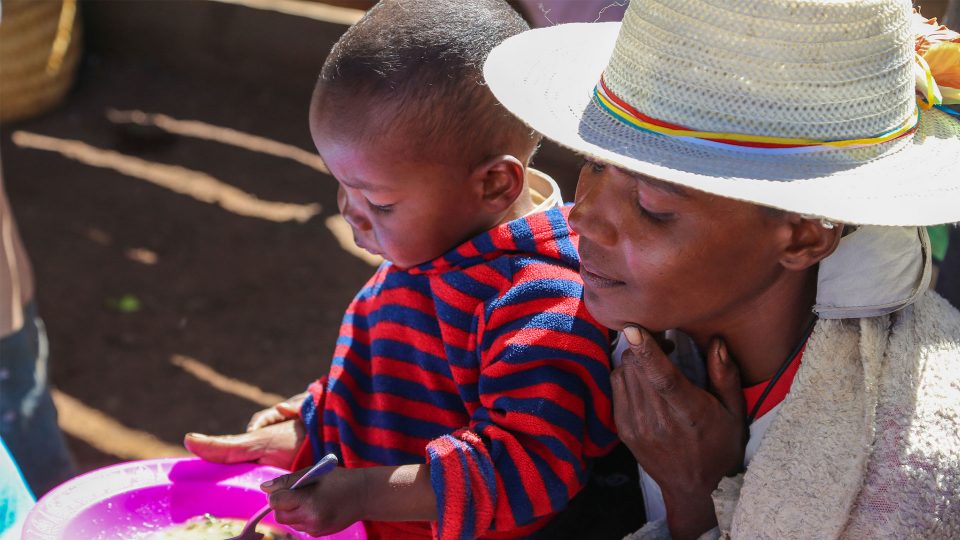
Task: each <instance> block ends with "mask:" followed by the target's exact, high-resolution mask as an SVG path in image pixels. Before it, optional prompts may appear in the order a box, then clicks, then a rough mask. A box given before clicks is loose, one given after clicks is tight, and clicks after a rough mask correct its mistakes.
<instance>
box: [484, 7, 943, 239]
mask: <svg viewBox="0 0 960 540" xmlns="http://www.w3.org/2000/svg"><path fill="white" fill-rule="evenodd" d="M619 30H620V23H585V24H566V25H558V26H553V27H549V28H541V29H537V30H531V31H528V32H524V33H522V34H519V35H517V36H514V37H512V38H510V39H508V40H506V41H505V42H504V43H503V44H501V45H500V46H498V47H497V48H496V49H494V50H493V52H491V53H490V56H489V57H488V59H487V62H486V64H485V65H484V77H485V78H486V81H487V84H488V85H489V86H490V89H491V90H492V91H493V93H494V95H495V96H496V97H497V99H498V100H500V102H501V103H502V104H503V105H504V106H505V107H506V108H507V109H508V110H509V111H510V112H512V113H513V114H515V115H516V116H517V117H519V118H520V119H521V120H523V121H524V122H526V123H527V124H528V125H530V126H531V127H532V128H533V129H535V130H537V131H539V132H540V133H542V134H543V135H544V136H546V137H548V138H550V139H553V140H554V141H556V142H557V143H559V144H561V145H563V146H566V147H568V148H570V149H572V150H575V151H577V152H580V153H582V154H585V155H587V156H590V157H593V158H596V159H598V160H601V161H604V162H607V163H611V164H613V165H616V166H618V167H621V168H624V169H627V170H631V171H635V172H638V173H641V174H644V175H648V176H651V177H654V178H658V179H661V180H665V181H668V182H672V183H675V184H679V185H683V186H687V187H690V188H694V189H697V190H701V191H705V192H707V193H712V194H716V195H720V196H723V197H728V198H732V199H738V200H743V201H747V202H752V203H756V204H760V205H764V206H769V207H773V208H779V209H782V210H787V211H792V212H798V213H802V214H808V215H812V216H818V217H823V218H827V219H830V220H833V221H838V222H843V223H856V224H864V225H934V224H939V223H951V222H955V221H960V171H958V165H960V121H958V120H957V119H954V118H951V117H950V116H949V115H947V114H945V113H943V112H941V111H938V110H936V109H931V110H927V111H922V113H921V115H920V122H919V125H918V128H917V131H916V133H915V134H914V135H913V136H912V137H909V138H908V137H904V138H901V139H898V140H896V141H893V142H888V143H884V144H881V145H876V146H872V147H868V148H859V149H854V150H828V151H821V152H814V153H806V154H796V155H776V156H771V155H758V154H749V153H745V152H737V151H731V150H719V149H714V148H711V147H705V146H701V145H694V144H690V143H685V142H682V141H680V140H677V139H675V138H672V137H666V136H662V135H656V134H651V133H648V132H645V131H641V130H637V129H635V128H632V127H629V126H627V125H626V124H623V123H622V122H620V121H618V120H616V119H614V118H613V117H612V116H610V115H609V114H608V113H606V112H605V111H603V110H601V109H600V108H599V107H597V106H596V105H595V104H594V102H593V98H592V95H593V89H594V87H595V85H596V84H597V81H598V80H599V79H600V75H601V73H602V72H603V70H604V68H605V67H606V65H607V62H608V60H609V58H610V55H611V53H612V52H613V48H614V43H615V42H616V39H617V34H618V33H619ZM693 127H695V126H693Z"/></svg>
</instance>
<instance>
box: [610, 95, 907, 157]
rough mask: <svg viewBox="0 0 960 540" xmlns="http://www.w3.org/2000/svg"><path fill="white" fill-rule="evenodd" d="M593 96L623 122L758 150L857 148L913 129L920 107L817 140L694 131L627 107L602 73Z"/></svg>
mask: <svg viewBox="0 0 960 540" xmlns="http://www.w3.org/2000/svg"><path fill="white" fill-rule="evenodd" d="M593 95H594V100H595V101H596V103H597V105H599V106H600V107H601V108H602V109H604V110H605V111H607V112H608V113H610V114H611V115H613V117H614V118H616V119H618V120H620V121H621V122H623V123H624V124H626V125H628V126H630V127H633V128H635V129H638V130H640V131H646V132H649V133H654V134H657V135H665V136H668V137H675V138H677V139H681V140H683V141H685V142H689V143H692V144H699V145H704V146H712V147H717V148H725V149H736V150H737V151H739V152H750V153H758V154H798V153H804V152H818V151H823V150H836V149H838V148H860V147H864V146H872V145H875V144H880V143H885V142H888V141H892V140H894V139H897V138H900V137H903V136H905V135H909V134H910V133H913V132H914V131H915V130H916V129H917V123H918V122H919V121H920V109H919V108H917V113H916V114H915V115H913V116H911V117H910V118H908V119H907V120H906V121H905V122H904V123H903V125H901V126H900V127H898V128H896V129H893V130H891V131H888V132H886V133H882V134H880V135H877V136H875V137H868V138H864V139H849V140H835V141H817V140H813V139H794V138H787V137H768V136H764V135H747V134H741V133H718V132H713V131H695V130H691V129H688V128H686V127H683V126H679V125H676V124H670V123H668V122H664V121H662V120H657V119H655V118H651V117H649V116H647V115H645V114H643V113H641V112H640V111H638V110H636V109H634V108H633V107H631V106H630V105H629V104H628V103H626V102H625V101H623V100H622V99H620V98H619V97H618V96H617V95H616V94H614V93H613V92H612V91H610V88H609V87H607V84H606V83H605V82H604V80H603V77H602V76H601V77H600V83H599V84H597V86H596V88H595V89H594V93H593Z"/></svg>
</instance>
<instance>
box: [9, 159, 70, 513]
mask: <svg viewBox="0 0 960 540" xmlns="http://www.w3.org/2000/svg"><path fill="white" fill-rule="evenodd" d="M33 295H34V287H33V273H32V269H31V267H30V262H29V260H28V259H27V254H26V251H25V250H24V248H23V243H22V242H21V240H20V235H19V233H18V232H17V228H16V224H15V223H14V220H13V214H12V213H11V212H10V205H9V203H8V202H7V196H6V193H5V192H4V190H3V179H2V176H0V437H2V438H3V440H4V442H5V443H6V444H7V446H8V447H9V448H10V452H11V453H12V454H13V456H14V459H15V460H16V461H17V463H18V464H19V465H20V469H21V470H22V471H23V474H24V476H25V477H26V479H27V482H28V483H29V484H30V487H31V489H32V490H33V492H34V493H35V494H38V495H40V494H43V493H45V492H46V491H48V490H49V489H50V488H52V487H53V486H55V485H57V484H59V483H60V482H62V481H64V480H66V479H67V478H69V477H71V476H72V475H73V474H74V468H73V463H72V460H71V458H70V454H69V452H68V451H67V447H66V443H65V441H64V438H63V435H62V434H61V433H60V428H59V427H58V426H57V412H56V409H55V408H54V406H53V401H52V400H51V398H50V389H49V387H48V386H47V365H48V360H49V355H48V347H47V336H46V333H45V332H44V328H43V322H42V321H41V320H40V319H39V318H38V317H37V310H36V306H35V304H34V301H33Z"/></svg>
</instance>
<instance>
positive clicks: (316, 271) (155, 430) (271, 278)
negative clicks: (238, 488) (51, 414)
mask: <svg viewBox="0 0 960 540" xmlns="http://www.w3.org/2000/svg"><path fill="white" fill-rule="evenodd" d="M130 4H139V6H138V7H137V10H138V11H137V12H136V13H134V12H131V11H126V12H124V11H123V10H124V9H128V10H129V8H124V7H122V6H120V5H119V4H115V5H114V6H113V7H111V6H110V4H109V3H100V5H99V6H97V7H96V8H95V9H94V10H93V11H92V12H91V11H89V8H88V13H87V17H88V21H87V27H88V32H87V34H88V36H89V37H90V38H89V39H90V44H89V46H88V54H87V57H86V58H85V61H84V62H83V65H82V68H81V71H80V73H79V78H78V81H77V84H76V87H75V88H74V90H73V91H72V93H71V94H70V95H69V97H68V99H67V101H66V102H65V103H64V104H63V105H62V106H61V107H60V108H58V109H57V110H55V111H53V112H51V113H49V114H46V115H45V116H43V117H40V118H36V119H32V120H29V121H25V122H21V123H17V124H11V125H4V126H2V128H0V131H2V136H0V152H2V163H3V169H4V178H5V182H6V185H7V190H8V193H9V196H10V199H11V202H12V205H13V209H14V212H15V214H16V217H17V220H18V223H19V227H20V230H21V234H22V236H23V237H24V240H25V242H26V244H27V248H28V251H29V253H30V255H31V258H32V261H33V264H34V267H35V273H36V278H37V284H38V296H37V298H38V302H39V309H40V313H41V316H42V317H43V318H44V319H45V322H46V324H47V329H48V333H49V337H50V341H51V361H52V365H51V369H52V373H51V381H52V385H53V386H54V387H55V388H56V391H57V394H56V397H57V402H58V405H59V406H60V408H61V419H62V422H61V425H62V426H63V427H64V430H65V432H67V434H68V436H69V444H70V447H71V449H72V451H73V453H74V455H75V456H76V459H77V462H78V465H79V468H80V469H81V470H89V469H92V468H95V467H99V466H103V465H106V464H109V463H113V462H117V461H121V460H127V459H137V458H145V457H152V456H157V455H169V454H175V453H177V452H179V451H181V450H179V444H180V441H181V439H182V437H183V434H184V433H186V432H188V431H201V432H207V433H229V432H236V431H238V430H241V429H242V428H243V427H244V425H245V423H246V421H247V419H248V418H249V416H250V415H251V414H252V413H253V412H255V411H256V410H258V409H260V408H262V404H263V403H266V402H269V401H270V400H271V399H273V398H274V397H276V396H287V395H291V394H294V393H296V392H299V391H301V390H302V389H303V388H304V387H305V385H306V384H307V383H308V382H310V381H311V380H313V379H314V378H316V377H317V376H319V375H321V374H322V373H323V372H324V371H325V370H326V368H327V366H328V364H329V355H330V353H331V351H332V349H333V343H334V340H335V337H336V333H337V328H338V324H339V321H340V317H341V314H342V312H343V310H344V308H345V307H346V306H347V304H348V302H349V300H350V298H351V297H352V295H353V294H354V292H355V291H356V290H357V289H358V288H359V287H360V286H361V284H362V283H363V282H364V281H365V280H366V278H367V277H368V276H369V275H370V274H371V273H372V272H373V268H374V267H373V266H372V265H371V264H370V263H369V262H366V261H364V260H362V259H361V258H358V257H357V256H355V255H353V254H351V253H350V252H348V251H346V250H344V249H343V248H342V247H341V243H340V242H339V240H338V239H337V237H336V236H335V235H334V234H333V232H332V231H331V229H330V228H329V227H328V226H327V220H328V219H329V218H330V217H331V216H335V215H336V213H337V211H336V202H335V192H336V189H335V182H334V181H333V180H332V179H331V178H329V177H327V176H325V175H323V174H322V173H320V172H318V171H317V170H315V169H314V168H311V167H309V166H307V165H304V164H302V163H299V162H297V161H294V160H291V159H287V158H281V157H276V156H272V155H269V154H267V153H265V152H264V151H262V150H250V149H245V148H240V147H237V146H234V145H232V144H225V143H223V142H218V141H213V140H206V139H203V138H198V137H194V136H184V135H177V134H174V133H171V132H170V131H168V130H165V129H161V128H156V127H144V126H139V125H133V124H129V123H119V124H118V123H116V122H112V121H111V120H110V119H109V118H108V114H107V113H108V111H109V110H111V109H113V110H119V111H130V110H138V111H144V112H147V113H160V114H163V115H167V116H169V117H171V118H173V119H179V120H195V121H201V122H203V124H204V125H206V126H208V127H209V129H211V130H215V128H217V127H221V128H223V127H225V128H231V129H234V130H239V131H241V132H244V133H248V134H255V135H257V136H259V137H263V138H266V139H269V140H270V141H274V142H279V143H284V144H286V145H291V146H293V147H296V148H299V149H302V150H305V151H312V143H311V141H310V138H309V133H308V131H307V123H306V116H305V115H306V107H307V102H308V97H309V92H310V81H312V79H313V77H315V73H316V71H311V70H313V69H314V68H316V67H318V66H319V64H320V62H322V53H321V52H317V53H315V56H316V57H314V58H308V59H306V60H303V61H302V62H301V63H299V64H298V63H297V59H296V58H288V57H285V56H282V55H280V56H277V55H273V56H271V55H270V54H267V53H265V52H263V51H264V47H265V46H264V45H263V41H258V40H264V39H267V38H270V39H281V37H282V36H284V35H285V34H287V33H289V34H291V35H296V36H297V39H298V40H301V41H304V40H306V41H310V40H312V41H315V42H317V43H319V45H317V46H315V47H314V46H313V45H310V47H313V48H314V49H315V50H317V51H326V50H327V49H328V48H329V43H332V41H333V40H335V39H336V37H337V35H338V32H340V31H342V30H343V29H344V27H342V26H335V25H329V24H319V23H316V24H314V23H307V22H304V21H301V20H295V19H294V18H291V17H289V16H279V15H276V14H264V13H260V12H256V10H249V9H248V8H241V7H237V6H215V7H213V8H211V7H210V6H209V5H207V3H206V2H175V3H170V4H179V6H177V7H175V8H172V9H174V11H172V12H171V11H169V9H171V8H169V7H167V8H161V7H159V6H157V5H154V4H161V3H159V2H154V3H151V2H134V3H130ZM164 4H166V3H164ZM147 6H152V7H153V9H155V10H159V11H157V12H156V13H152V14H147V15H144V10H145V9H146V10H149V9H150V8H149V7H147ZM191 6H193V7H191ZM165 9H166V10H167V11H164V10H165ZM211 10H214V11H211ZM193 11H196V13H194V12H193ZM124 17H129V18H130V20H131V21H134V22H133V23H130V24H129V25H128V26H123V25H121V26H114V27H112V30H111V29H110V28H109V27H108V26H107V25H113V24H114V23H117V22H118V21H119V22H120V23H123V24H127V23H128V22H129V21H127V20H125V19H123V18H124ZM137 17H139V18H140V19H143V18H150V17H154V20H155V21H160V22H161V23H162V24H161V25H160V26H161V28H164V26H163V24H165V25H166V28H170V27H177V26H178V25H180V23H181V22H182V21H191V22H190V24H192V25H193V27H195V28H213V27H214V26H216V25H220V26H219V28H218V29H217V31H218V32H220V33H221V35H228V37H229V38H230V39H232V40H234V42H235V43H236V48H235V49H234V50H236V49H240V50H244V47H246V48H251V47H255V48H256V49H257V50H258V51H260V52H261V54H260V57H255V56H251V58H252V61H257V62H261V64H259V65H258V64H256V63H253V64H252V65H251V63H249V62H247V63H243V64H242V65H241V64H240V63H236V64H235V65H236V66H237V69H236V73H235V72H234V71H232V70H231V67H230V65H229V62H226V63H224V62H220V64H219V65H218V68H217V69H207V68H206V67H205V64H204V63H203V62H204V61H206V60H203V61H200V60H197V58H201V59H202V58H206V57H209V58H208V60H209V59H213V61H217V62H219V60H218V56H217V54H214V53H211V52H210V51H209V50H205V49H203V47H209V48H212V49H216V51H221V52H222V51H223V50H228V52H229V50H230V47H231V45H230V42H229V40H227V42H226V43H225V42H223V41H221V40H217V39H214V38H213V37H210V36H206V37H202V38H196V36H205V34H203V33H202V32H201V33H199V34H198V33H196V32H195V33H194V34H187V35H185V36H183V37H182V39H180V38H178V36H166V37H165V38H164V40H163V42H162V44H160V45H157V47H158V48H157V49H156V54H150V53H149V51H150V50H151V49H150V47H151V42H150V39H154V38H152V37H151V36H150V35H140V36H137V35H136V24H135V23H136V21H135V20H134V19H136V18H137ZM163 17H172V18H173V19H172V20H166V19H163ZM140 19H138V20H140ZM197 20H199V21H200V22H197ZM204 21H206V22H205V23H204ZM201 23H203V24H201ZM204 24H206V25H207V26H206V27H204V26H203V25H204ZM98 25H99V26H98ZM131 26H132V28H131ZM251 28H257V29H258V32H261V33H259V34H258V33H256V32H253V33H251V30H250V29H251ZM303 28H308V29H309V32H307V33H306V36H304V35H303V34H304V32H303V31H302V29H303ZM198 32H199V30H198ZM262 32H268V33H269V35H268V36H267V38H265V37H264V34H263V33H262ZM310 32H313V33H312V34H311V33H310ZM191 36H193V38H196V39H194V40H193V41H190V40H191V39H193V38H192V37H191ZM124 40H129V43H128V42H125V41H124ZM178 42H180V43H181V44H182V43H189V46H190V47H191V49H190V50H186V51H182V50H178V44H177V43H178ZM204 43H206V45H204ZM287 46H290V47H292V46H291V45H287ZM298 50H299V49H298ZM145 51H146V52H145ZM216 51H214V52H216ZM267 52H269V51H267ZM291 54H301V53H300V52H291ZM191 55H192V56H191ZM205 55H206V56H205ZM220 57H222V54H221V55H220ZM177 58H180V59H181V60H183V62H182V65H181V64H180V63H178V61H172V60H171V59H174V60H176V59H177ZM271 58H272V59H271ZM277 65H280V66H282V67H283V68H284V69H288V70H289V72H291V73H296V78H295V79H294V78H292V77H291V78H286V77H285V76H284V75H283V74H282V73H281V74H278V73H274V72H271V71H270V69H274V70H276V69H278V68H277ZM261 69H262V70H263V73H264V76H262V77H259V78H258V76H257V73H258V70H261ZM241 71H242V73H240V72H241ZM251 74H252V75H251ZM37 135H42V136H45V137H47V138H41V137H36V136H37ZM38 141H40V142H38ZM77 142H80V143H82V144H77ZM261 142H262V141H261ZM39 147H42V148H43V149H40V148H39ZM138 160H139V161H138ZM571 162H572V159H571V158H570V157H569V156H566V155H564V154H562V153H560V152H557V151H556V149H547V151H546V152H545V153H544V154H543V157H542V158H541V159H540V165H541V166H542V167H543V168H545V169H546V170H548V172H551V173H554V174H555V175H558V176H559V180H560V181H561V183H562V184H563V185H564V186H565V195H566V196H567V198H569V197H570V195H572V190H571V189H570V188H571V187H572V182H573V177H574V173H575V171H574V170H573V168H572V166H571ZM98 163H99V165H98ZM105 164H106V165H109V166H105ZM111 164H112V165H111ZM164 166H177V167H180V169H175V170H171V169H164ZM110 167H114V168H110ZM115 168H120V169H122V170H123V172H120V171H118V170H115ZM187 169H189V170H187ZM157 171H160V172H159V173H158V172H157ZM155 173H156V174H160V175H161V176H163V174H166V176H164V178H166V179H167V180H165V181H166V184H164V183H163V182H160V181H158V180H157V179H156V178H153V179H152V180H149V181H148V180H145V179H144V177H151V175H154V176H156V174H155ZM161 173H162V174H161ZM204 175H206V176H204ZM211 177H212V178H213V179H214V180H213V181H212V182H211V181H210V178H211ZM151 178H152V177H151ZM158 182H159V183H158ZM177 182H180V184H177ZM177 185H179V186H180V188H179V189H178V188H176V186H177ZM198 185H212V186H213V188H211V189H213V191H214V192H216V193H215V194H214V198H215V199H216V198H217V197H220V200H223V199H224V197H226V195H223V193H227V195H230V194H231V193H232V194H233V195H236V196H238V197H240V198H241V199H242V200H243V201H246V202H248V203H249V202H250V201H253V203H251V204H254V206H256V204H260V203H263V202H264V201H267V202H279V203H293V204H295V205H299V207H300V208H301V210H302V209H303V206H304V205H309V204H314V203H316V204H319V205H320V212H319V213H318V214H317V215H315V216H314V217H312V218H311V219H309V220H308V221H306V222H303V223H301V222H298V221H280V222H278V221H272V220H271V219H268V217H269V216H267V214H268V212H260V214H257V212H253V213H254V214H256V215H260V217H256V215H255V216H253V217H251V216H249V215H241V214H240V213H238V210H237V208H224V206H230V205H229V204H221V203H218V202H216V201H214V202H205V201H203V200H201V199H202V198H203V195H202V194H198V193H193V191H197V190H196V189H193V188H197V186H198ZM171 186H173V187H171ZM191 186H192V187H191ZM201 187H202V186H201ZM233 188H237V189H239V190H242V192H245V194H240V195H237V194H236V192H234V191H231V190H232V189H233ZM192 189H193V191H191V190H192ZM218 190H219V191H218ZM191 193H193V194H192V195H191ZM218 194H219V195H218ZM254 198H255V199H254ZM257 201H259V202H257ZM241 206H242V205H241ZM261 206H263V205H261Z"/></svg>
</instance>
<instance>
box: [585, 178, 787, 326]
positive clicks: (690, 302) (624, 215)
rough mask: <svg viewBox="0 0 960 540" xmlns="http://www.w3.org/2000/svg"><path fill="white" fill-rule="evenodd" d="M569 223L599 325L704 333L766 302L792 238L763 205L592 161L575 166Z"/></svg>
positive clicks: (588, 299)
mask: <svg viewBox="0 0 960 540" xmlns="http://www.w3.org/2000/svg"><path fill="white" fill-rule="evenodd" d="M570 224H571V226H572V227H573V229H574V230H575V231H576V232H577V233H579V234H580V256H581V259H582V267H581V270H580V272H581V275H582V276H583V280H584V291H585V298H586V304H587V308H588V309H589V310H590V313H591V314H592V315H593V316H594V317H596V319H597V320H598V321H600V322H601V323H602V324H604V325H606V326H607V327H609V328H612V329H615V330H620V329H622V328H623V327H624V325H626V324H628V323H629V324H637V325H640V326H643V327H644V328H647V329H648V330H650V331H653V332H659V331H663V330H667V329H671V328H678V329H681V330H684V331H686V332H689V333H696V332H706V333H707V334H708V335H709V334H714V333H715V332H717V331H718V329H719V328H723V327H726V326H728V325H729V324H736V322H737V320H738V319H743V320H747V319H749V318H750V316H751V313H754V314H755V313H756V310H757V309H759V308H762V307H763V304H764V302H767V301H769V298H770V296H769V295H764V294H763V292H764V291H765V290H767V289H768V288H770V287H771V286H772V284H773V283H775V282H776V281H777V279H778V276H780V273H781V272H783V271H784V269H783V267H782V266H781V265H780V263H779V260H780V256H781V250H782V246H783V245H784V242H785V241H786V240H787V239H788V238H787V237H789V235H790V234H791V233H790V229H789V226H786V225H785V222H784V220H783V218H782V217H778V216H777V214H776V213H774V212H771V211H769V210H765V209H764V208H762V207H760V206H757V205H754V204H749V203H744V202H739V201H735V200H732V199H726V198H723V197H719V196H715V195H710V194H707V193H703V192H700V191H696V190H693V189H689V188H683V187H680V186H677V185H674V184H669V183H667V182H663V181H660V180H655V179H653V178H649V177H646V176H643V175H639V174H635V173H630V172H627V171H624V170H621V169H618V168H616V167H614V166H611V165H604V164H602V163H599V162H594V161H588V162H586V163H585V164H584V165H583V167H582V169H581V171H580V180H579V183H578V185H577V194H576V200H575V206H574V208H573V210H572V211H571V213H570ZM784 235H787V237H785V236H784Z"/></svg>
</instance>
